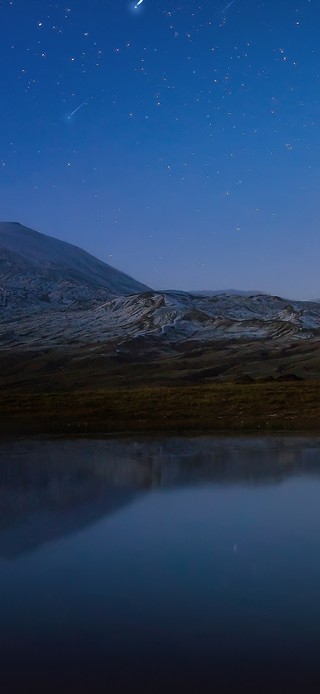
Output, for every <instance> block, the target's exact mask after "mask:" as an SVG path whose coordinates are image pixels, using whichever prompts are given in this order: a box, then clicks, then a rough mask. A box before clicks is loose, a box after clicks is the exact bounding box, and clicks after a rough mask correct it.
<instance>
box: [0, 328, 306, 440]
mask: <svg viewBox="0 0 320 694" xmlns="http://www.w3.org/2000/svg"><path fill="white" fill-rule="evenodd" d="M319 349H320V348H319V343H318V342H313V343H310V344H308V348H307V349H306V345H296V346H292V347H289V348H287V349H286V350H285V351H284V349H283V348H281V349H280V348H274V347H270V346H269V347H266V346H264V347H262V346H261V345H258V344H255V345H242V346H239V345H234V346H232V345H221V344H220V345H217V346H216V349H212V346H210V347H208V348H207V349H202V350H199V349H198V348H197V349H195V350H191V351H190V353H188V354H184V355H181V354H179V355H173V356H172V354H170V355H169V356H168V357H167V358H166V357H164V356H162V357H161V358H159V357H155V358H154V359H151V358H144V357H143V356H140V357H139V358H137V356H136V355H135V357H134V358H133V355H131V356H130V355H129V357H128V358H122V360H120V361H119V359H116V358H115V357H114V356H112V355H111V354H109V355H108V354H105V353H103V354H102V353H101V352H100V351H99V349H98V350H91V352H90V353H89V351H86V352H85V353H82V352H81V353H79V350H77V351H75V352H73V353H72V352H71V351H70V352H68V353H67V354H66V352H61V353H59V351H57V350H54V351H48V350H47V351H46V352H43V353H40V352H39V351H38V352H34V353H32V352H30V353H27V352H25V351H24V352H20V353H19V352H15V351H7V352H2V353H0V436H7V435H10V436H12V435H15V436H18V435H25V434H30V435H37V434H61V435H62V434H70V435H71V434H72V435H73V434H106V435H109V434H113V433H115V434H119V433H121V434H125V433H144V432H145V433H147V432H149V433H150V432H164V433H165V432H207V433H209V432H218V431H221V432H226V431H228V432H253V431H255V432H281V431H288V432H289V431H290V432H293V431H297V432H298V431H299V432H302V431H305V432H307V431H314V432H318V431H320V354H319Z"/></svg>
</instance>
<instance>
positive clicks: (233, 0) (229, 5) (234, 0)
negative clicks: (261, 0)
mask: <svg viewBox="0 0 320 694" xmlns="http://www.w3.org/2000/svg"><path fill="white" fill-rule="evenodd" d="M235 2H238V0H232V1H231V2H229V4H228V5H226V7H225V8H224V10H223V12H226V11H227V10H228V9H229V7H232V5H234V3H235Z"/></svg>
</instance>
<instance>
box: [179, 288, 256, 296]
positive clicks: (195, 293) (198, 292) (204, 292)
mask: <svg viewBox="0 0 320 694" xmlns="http://www.w3.org/2000/svg"><path fill="white" fill-rule="evenodd" d="M189 293H190V294H192V296H219V294H227V295H228V296H256V295H257V294H265V292H259V291H257V290H254V289H252V290H250V289H249V290H248V291H243V290H241V289H216V290H211V289H208V290H206V289H198V290H195V291H192V292H189Z"/></svg>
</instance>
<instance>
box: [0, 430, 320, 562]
mask: <svg viewBox="0 0 320 694" xmlns="http://www.w3.org/2000/svg"><path fill="white" fill-rule="evenodd" d="M301 475H303V476H306V475H307V476H308V475H313V476H319V475H320V439H319V440H317V439H315V438H312V439H309V438H295V439H292V438H230V439H228V438H211V437H202V438H194V439H192V438H189V439H187V438H171V439H159V440H154V439H152V440H145V439H144V440H115V441H113V440H62V441H60V440H53V441H42V440H36V441H11V442H6V443H2V444H1V446H0V556H1V557H3V558H7V559H10V558H15V557H17V556H19V555H22V554H24V553H25V552H28V551H30V550H32V549H35V548H37V547H39V546H41V545H42V544H44V543H46V542H48V541H51V540H54V539H57V538H59V537H63V536H67V535H70V534H73V533H76V532H78V531H80V530H82V529H84V528H86V527H88V526H90V525H92V524H93V523H95V522H97V521H98V520H99V519H102V518H104V517H107V516H108V515H110V514H113V513H115V512H119V511H120V510H121V509H123V508H124V507H126V506H128V505H129V504H132V503H134V502H135V501H136V500H137V499H139V498H141V495H145V494H147V493H148V492H150V491H151V490H155V489H159V490H163V491H165V490H168V489H174V488H179V487H187V486H192V487H196V486H199V485H201V486H205V485H239V484H241V485H270V484H280V483H281V482H283V481H284V480H287V479H288V478H290V477H296V476H301Z"/></svg>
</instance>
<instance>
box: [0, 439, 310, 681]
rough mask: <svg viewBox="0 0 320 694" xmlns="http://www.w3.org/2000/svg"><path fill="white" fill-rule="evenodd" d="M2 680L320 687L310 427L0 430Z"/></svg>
mask: <svg viewBox="0 0 320 694" xmlns="http://www.w3.org/2000/svg"><path fill="white" fill-rule="evenodd" d="M0 690H1V692H2V693H3V694H7V693H8V692H11V691H13V692H16V691H17V692H21V693H25V692H34V691H42V692H43V693H44V694H45V693H46V692H49V691H50V692H51V691H53V692H57V693H58V692H77V693H79V692H100V691H101V692H111V694H113V693H116V692H136V691H137V692H141V693H144V692H146V693H148V694H152V693H153V692H163V693H165V692H195V693H196V692H208V693H211V692H217V693H218V694H220V693H221V692H229V691H230V692H242V691H243V692H261V691H263V692H264V691H269V692H274V693H275V694H278V693H280V692H287V691H288V692H301V693H302V692H319V691H320V439H312V438H310V439H307V438H299V439H290V438H286V439H285V438H283V439H282V438H278V439H245V438H244V439H227V438H209V437H206V438H196V439H186V438H183V439H182V438H181V439H178V438H176V439H163V440H156V441H155V440H149V441H146V440H144V441H141V440H140V441H139V440H135V441H133V440H122V441H101V440H100V441H95V440H81V441H79V440H77V441H51V442H50V441H28V442H26V441H18V442H7V443H2V444H1V445H0Z"/></svg>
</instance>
